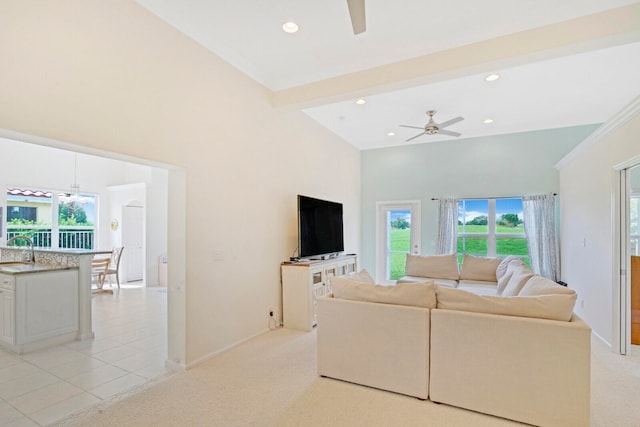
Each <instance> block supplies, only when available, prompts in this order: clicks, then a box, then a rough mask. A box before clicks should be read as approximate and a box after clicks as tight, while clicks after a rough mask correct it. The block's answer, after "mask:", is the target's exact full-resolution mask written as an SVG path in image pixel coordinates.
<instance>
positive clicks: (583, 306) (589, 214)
mask: <svg viewBox="0 0 640 427" xmlns="http://www.w3.org/2000/svg"><path fill="white" fill-rule="evenodd" d="M636 104H637V100H636ZM636 111H637V109H636ZM637 156H640V114H636V115H635V117H632V118H631V119H630V120H629V121H628V122H626V123H625V124H624V125H623V126H621V127H619V128H618V129H616V130H614V131H613V132H611V133H609V134H608V135H606V136H605V137H604V138H602V139H601V140H599V141H597V142H596V143H595V144H593V145H590V146H588V147H586V148H585V146H584V145H583V146H578V147H577V148H576V149H575V151H574V152H572V153H569V155H568V159H567V160H564V161H562V162H561V163H560V166H561V167H560V171H559V173H560V203H561V218H562V240H561V257H562V258H561V268H562V280H564V281H566V282H567V283H568V284H569V286H570V287H571V288H573V289H575V290H576V291H577V292H578V302H577V304H576V312H577V313H578V314H579V315H580V316H581V317H583V318H584V319H585V321H586V322H587V323H588V324H589V325H590V326H591V327H592V329H593V330H594V332H596V333H597V334H598V335H599V336H600V337H602V338H603V339H604V340H605V341H607V342H608V343H610V344H613V345H614V347H615V345H616V343H615V341H616V339H617V338H616V337H615V336H614V333H613V330H614V329H613V318H614V313H615V310H614V309H613V307H614V305H615V304H617V301H615V298H614V293H615V287H616V283H615V281H614V268H615V259H614V253H615V248H614V223H615V220H616V218H615V217H614V206H613V200H614V191H615V190H614V188H615V181H616V178H617V174H616V172H615V167H616V165H619V164H621V163H623V162H626V161H628V160H629V159H633V158H634V157H637ZM638 161H639V162H640V157H638Z"/></svg>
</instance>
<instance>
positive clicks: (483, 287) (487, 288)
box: [436, 280, 498, 296]
mask: <svg viewBox="0 0 640 427" xmlns="http://www.w3.org/2000/svg"><path fill="white" fill-rule="evenodd" d="M436 285H437V283H436ZM497 288H498V287H497V286H496V283H495V282H481V281H479V280H461V281H460V283H458V286H457V287H456V289H462V290H463V291H467V292H471V293H472V294H476V295H493V296H496V295H497V292H496V290H497Z"/></svg>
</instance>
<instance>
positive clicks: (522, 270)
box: [500, 264, 533, 297]
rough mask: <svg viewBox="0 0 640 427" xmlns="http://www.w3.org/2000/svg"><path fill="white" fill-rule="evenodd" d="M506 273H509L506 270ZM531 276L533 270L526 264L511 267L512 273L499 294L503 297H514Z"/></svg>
mask: <svg viewBox="0 0 640 427" xmlns="http://www.w3.org/2000/svg"><path fill="white" fill-rule="evenodd" d="M507 274H509V273H508V272H507ZM532 277H533V271H531V269H530V268H529V267H527V266H526V265H524V264H522V265H520V266H516V267H514V269H513V274H512V275H511V277H510V278H509V282H508V283H507V286H505V288H504V290H503V291H502V293H501V294H500V295H502V296H503V297H514V296H516V295H518V294H519V293H520V291H521V290H522V288H523V287H524V285H525V283H527V280H529V279H531V278H532Z"/></svg>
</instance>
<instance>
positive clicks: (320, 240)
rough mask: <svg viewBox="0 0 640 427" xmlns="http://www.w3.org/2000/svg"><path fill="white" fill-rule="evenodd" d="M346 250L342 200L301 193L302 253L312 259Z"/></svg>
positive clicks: (299, 220)
mask: <svg viewBox="0 0 640 427" xmlns="http://www.w3.org/2000/svg"><path fill="white" fill-rule="evenodd" d="M343 251H344V234H343V230H342V203H336V202H330V201H328V200H320V199H314V198H313V197H307V196H301V195H298V256H299V257H300V258H308V257H314V256H321V255H334V254H338V253H339V252H343Z"/></svg>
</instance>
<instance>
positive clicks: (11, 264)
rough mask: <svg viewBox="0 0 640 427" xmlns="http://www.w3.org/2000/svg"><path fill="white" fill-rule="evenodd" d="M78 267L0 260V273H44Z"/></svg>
mask: <svg viewBox="0 0 640 427" xmlns="http://www.w3.org/2000/svg"><path fill="white" fill-rule="evenodd" d="M69 269H77V267H69V266H63V265H50V264H34V263H31V262H16V261H5V262H0V273H5V274H29V273H44V272H47V271H57V270H69Z"/></svg>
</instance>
